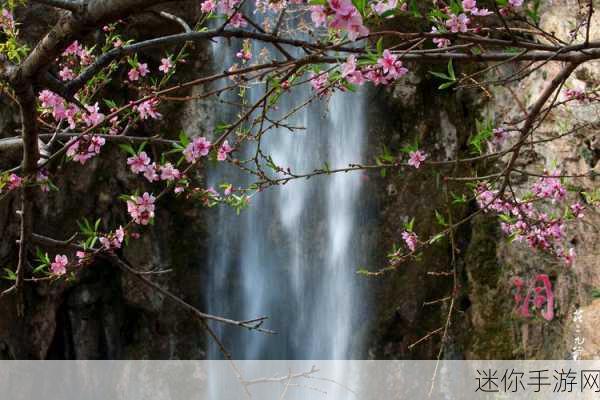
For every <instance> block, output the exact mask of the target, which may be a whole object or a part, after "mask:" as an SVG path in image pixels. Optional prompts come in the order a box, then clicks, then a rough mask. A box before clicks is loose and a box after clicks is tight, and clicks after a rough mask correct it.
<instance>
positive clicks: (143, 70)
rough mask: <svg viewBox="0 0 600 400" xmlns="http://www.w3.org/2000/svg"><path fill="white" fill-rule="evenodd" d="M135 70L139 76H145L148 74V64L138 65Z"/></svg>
mask: <svg viewBox="0 0 600 400" xmlns="http://www.w3.org/2000/svg"><path fill="white" fill-rule="evenodd" d="M137 70H138V72H139V73H140V76H146V75H148V73H149V72H150V70H149V69H148V64H146V63H140V64H139V65H138V67H137Z"/></svg>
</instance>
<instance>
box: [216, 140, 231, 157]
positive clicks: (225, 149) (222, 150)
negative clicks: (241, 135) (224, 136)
mask: <svg viewBox="0 0 600 400" xmlns="http://www.w3.org/2000/svg"><path fill="white" fill-rule="evenodd" d="M232 151H233V147H231V146H230V145H229V142H228V141H227V140H226V141H224V142H223V144H222V145H221V147H219V150H218V151H217V160H219V161H225V160H226V159H227V155H228V154H229V153H231V152H232Z"/></svg>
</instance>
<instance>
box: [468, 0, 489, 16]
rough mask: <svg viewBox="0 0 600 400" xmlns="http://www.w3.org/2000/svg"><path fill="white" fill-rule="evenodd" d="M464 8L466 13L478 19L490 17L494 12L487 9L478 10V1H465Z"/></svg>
mask: <svg viewBox="0 0 600 400" xmlns="http://www.w3.org/2000/svg"><path fill="white" fill-rule="evenodd" d="M462 7H463V10H464V11H465V13H467V14H471V15H474V16H478V17H486V16H488V15H491V14H493V12H491V11H490V10H488V9H487V8H478V7H477V1H476V0H463V1H462Z"/></svg>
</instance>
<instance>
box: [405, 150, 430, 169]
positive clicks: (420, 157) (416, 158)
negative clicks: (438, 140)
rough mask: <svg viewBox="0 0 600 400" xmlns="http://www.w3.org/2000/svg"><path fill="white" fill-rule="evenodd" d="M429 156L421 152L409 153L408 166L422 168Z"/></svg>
mask: <svg viewBox="0 0 600 400" xmlns="http://www.w3.org/2000/svg"><path fill="white" fill-rule="evenodd" d="M426 158H427V155H426V154H425V153H424V152H422V151H421V150H417V151H411V152H410V153H409V159H408V165H410V166H412V167H415V168H419V167H421V163H422V162H423V161H425V159H426Z"/></svg>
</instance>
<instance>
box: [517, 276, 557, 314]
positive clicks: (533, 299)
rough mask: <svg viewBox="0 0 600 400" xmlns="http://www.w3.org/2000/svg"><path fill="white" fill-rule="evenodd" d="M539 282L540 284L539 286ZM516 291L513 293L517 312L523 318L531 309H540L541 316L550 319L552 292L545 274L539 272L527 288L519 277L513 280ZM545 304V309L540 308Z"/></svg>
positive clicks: (552, 301)
mask: <svg viewBox="0 0 600 400" xmlns="http://www.w3.org/2000/svg"><path fill="white" fill-rule="evenodd" d="M538 283H541V284H542V286H539V285H538ZM513 284H514V285H515V289H516V293H515V295H514V299H515V302H516V303H517V312H518V314H519V315H521V316H522V317H525V318H529V317H531V309H532V308H533V309H534V310H540V309H541V314H542V317H543V318H544V319H545V320H546V321H551V320H552V319H553V318H554V294H553V293H552V283H551V282H550V278H548V275H546V274H539V275H537V276H536V277H535V280H534V281H533V282H532V284H531V285H530V286H529V287H528V288H527V287H525V282H523V280H522V279H521V278H518V277H517V278H515V279H514V280H513ZM544 305H545V306H546V308H545V309H542V308H543V307H544Z"/></svg>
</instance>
